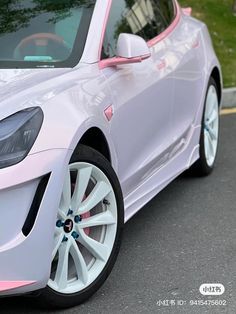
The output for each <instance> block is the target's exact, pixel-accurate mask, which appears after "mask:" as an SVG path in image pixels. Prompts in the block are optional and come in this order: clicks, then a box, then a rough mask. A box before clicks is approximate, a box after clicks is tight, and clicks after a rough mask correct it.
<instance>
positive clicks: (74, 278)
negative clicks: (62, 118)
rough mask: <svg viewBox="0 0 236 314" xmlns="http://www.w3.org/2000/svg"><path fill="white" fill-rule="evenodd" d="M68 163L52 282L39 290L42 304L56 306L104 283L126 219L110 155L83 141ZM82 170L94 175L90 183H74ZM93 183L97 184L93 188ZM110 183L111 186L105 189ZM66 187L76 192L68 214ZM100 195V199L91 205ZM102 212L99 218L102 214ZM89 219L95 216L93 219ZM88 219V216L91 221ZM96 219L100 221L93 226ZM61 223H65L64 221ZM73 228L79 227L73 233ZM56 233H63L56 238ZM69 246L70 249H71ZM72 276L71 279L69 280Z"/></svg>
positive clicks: (88, 294) (82, 297)
mask: <svg viewBox="0 0 236 314" xmlns="http://www.w3.org/2000/svg"><path fill="white" fill-rule="evenodd" d="M68 169H69V171H68V174H69V173H70V175H69V179H68V176H66V179H65V183H64V188H63V193H62V198H61V202H60V206H59V208H60V209H59V211H60V213H58V220H57V222H56V231H55V236H54V240H55V244H54V245H55V246H54V252H53V256H54V257H53V259H54V262H53V263H52V269H51V275H50V279H49V282H48V285H47V287H46V288H45V289H44V290H42V291H41V293H40V296H39V300H40V304H41V305H43V307H49V308H58V309H59V308H69V307H73V306H76V305H79V304H81V303H83V302H84V301H85V300H87V299H88V298H89V297H91V296H92V295H93V294H94V293H95V292H96V291H97V290H98V289H99V288H100V287H101V286H102V284H103V283H104V282H105V280H106V279H107V277H108V276H109V274H110V272H111V270H112V268H113V266H114V264H115V261H116V259H117V256H118V252H119V249H120V243H121V235H122V229H123V225H124V205H123V196H122V192H121V188H120V184H119V181H118V179H117V176H116V174H115V172H114V171H113V169H112V167H111V165H110V163H109V162H108V160H107V159H105V158H104V157H103V156H102V155H101V154H100V153H99V152H97V151H96V150H94V149H91V148H89V147H87V146H84V145H79V149H78V153H74V155H73V156H72V158H71V161H70V164H69V166H68ZM79 174H80V180H78V181H79V182H86V180H87V179H86V178H90V179H89V181H88V185H87V187H86V188H85V186H86V184H84V185H83V184H78V185H77V184H76V178H78V177H79ZM86 176H87V177H86ZM81 179H83V180H81ZM68 182H70V184H69V185H70V186H71V190H70V191H69V190H68V185H67V183H68ZM104 182H105V183H104ZM95 188H97V190H96V193H94V194H93V191H95V190H93V189H95ZM109 189H110V192H109V193H108V194H106V193H107V192H108V191H109ZM68 191H69V194H70V195H72V196H71V199H70V208H69V209H68V214H67V215H66V216H65V214H64V213H65V210H67V209H66V208H67V204H68V198H67V192H68ZM76 191H77V193H76ZM81 191H82V192H81ZM84 191H85V193H84ZM105 194H106V195H105ZM104 195H105V197H104ZM81 197H82V198H83V199H81ZM100 198H101V201H100V202H99V203H98V204H97V205H96V206H95V207H93V205H94V204H95V203H96V201H97V200H98V199H100ZM79 199H81V202H80V204H81V206H80V208H79V212H78V213H80V215H78V213H76V211H77V210H75V211H74V212H73V213H72V212H71V211H72V210H74V208H75V207H76V204H77V202H78V200H79ZM95 200H96V201H95ZM93 202H95V203H94V204H93ZM83 204H87V205H83ZM89 204H90V205H91V204H93V205H91V206H92V207H91V210H90V211H89V212H87V211H86V210H87V209H88V208H89ZM86 206H87V207H86ZM69 210H70V212H69ZM83 211H84V212H83ZM63 212H64V213H63ZM99 215H100V218H98V217H99ZM95 216H96V217H95ZM63 219H64V221H63ZM68 219H70V220H68ZM91 219H95V220H93V223H92V220H91ZM99 219H100V220H99ZM71 221H72V222H73V227H72V223H71ZM88 221H90V222H89V223H87V222H88ZM99 221H100V222H99ZM101 221H102V222H101ZM104 221H105V222H106V223H104ZM96 223H97V227H94V226H95V225H96ZM61 224H64V225H62V226H60V225H61ZM92 225H93V226H92ZM58 230H59V231H58ZM73 230H75V231H73ZM99 230H100V231H99ZM73 232H76V233H74V234H73ZM58 233H59V234H60V238H58ZM61 234H62V235H61ZM62 236H63V238H62ZM66 238H67V239H66ZM56 239H59V241H56ZM61 239H62V240H61ZM91 239H92V242H91ZM60 240H61V242H60ZM86 241H87V242H86ZM94 241H96V243H95V242H94ZM58 243H59V244H58ZM94 243H95V244H96V245H95V244H94ZM98 244H99V245H98ZM67 247H69V249H68V248H67ZM55 252H57V253H55ZM62 252H64V253H62ZM65 252H66V253H65ZM67 252H69V253H68V255H67ZM78 252H79V253H78ZM65 256H69V258H68V259H69V262H68V278H66V280H65V275H64V273H63V269H64V268H63V267H64V265H65V261H66V260H67V258H65ZM81 256H82V258H83V261H82V259H81ZM54 264H56V266H55V265H54ZM65 269H66V267H65ZM86 269H87V272H86ZM66 276H67V275H66ZM70 276H71V277H70ZM69 277H70V278H69ZM68 279H70V281H67V280H68ZM65 285H67V286H65Z"/></svg>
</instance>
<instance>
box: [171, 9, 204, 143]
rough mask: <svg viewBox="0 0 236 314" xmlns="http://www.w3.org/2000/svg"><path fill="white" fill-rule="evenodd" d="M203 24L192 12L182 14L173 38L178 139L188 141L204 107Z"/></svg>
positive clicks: (175, 135)
mask: <svg viewBox="0 0 236 314" xmlns="http://www.w3.org/2000/svg"><path fill="white" fill-rule="evenodd" d="M199 36H200V26H199V24H198V25H197V23H196V22H195V20H193V19H191V18H190V17H189V16H185V15H184V14H183V13H181V14H180V17H179V23H178V25H177V27H176V29H175V32H174V33H173V34H171V36H170V40H171V41H172V46H173V49H174V56H173V57H174V59H175V64H174V65H173V77H174V79H175V82H174V105H173V129H174V141H175V142H176V143H179V145H181V143H182V144H183V145H184V144H185V143H187V142H188V139H189V137H190V136H191V134H192V129H193V127H194V126H195V118H196V115H197V113H198V110H199V109H200V101H201V100H200V99H199V95H202V82H203V81H204V75H205V74H204V71H203V69H202V68H201V66H200V60H199V59H200V58H204V56H200V55H199V50H200V51H201V48H200V43H201V39H200V37H199Z"/></svg>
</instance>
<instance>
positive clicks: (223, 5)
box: [179, 0, 236, 87]
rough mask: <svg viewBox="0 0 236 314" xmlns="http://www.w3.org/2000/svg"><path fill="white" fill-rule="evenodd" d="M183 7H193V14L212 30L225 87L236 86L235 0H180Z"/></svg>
mask: <svg viewBox="0 0 236 314" xmlns="http://www.w3.org/2000/svg"><path fill="white" fill-rule="evenodd" d="M179 3H180V5H181V6H182V7H189V6H190V7H192V8H193V16H194V17H196V18H198V19H200V20H202V21H204V22H205V23H206V24H207V25H208V28H209V30H210V33H211V36H212V39H213V43H214V46H215V50H216V53H217V55H218V57H219V60H220V63H221V65H222V70H223V76H224V85H225V87H233V86H236V15H235V14H234V12H233V4H234V1H233V0H179Z"/></svg>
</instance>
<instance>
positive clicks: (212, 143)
mask: <svg viewBox="0 0 236 314" xmlns="http://www.w3.org/2000/svg"><path fill="white" fill-rule="evenodd" d="M218 139H219V101H218V95H217V91H216V88H215V86H214V85H210V87H209V89H208V94H207V98H206V108H205V115H204V148H205V156H206V162H207V165H208V166H209V167H212V166H213V165H214V162H215V159H216V154H217V148H218Z"/></svg>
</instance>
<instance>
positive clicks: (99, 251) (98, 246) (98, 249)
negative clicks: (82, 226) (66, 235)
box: [78, 230, 108, 261]
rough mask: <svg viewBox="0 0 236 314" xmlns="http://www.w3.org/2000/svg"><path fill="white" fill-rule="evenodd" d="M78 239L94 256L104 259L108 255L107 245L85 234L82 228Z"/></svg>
mask: <svg viewBox="0 0 236 314" xmlns="http://www.w3.org/2000/svg"><path fill="white" fill-rule="evenodd" d="M78 241H79V242H80V243H81V244H82V245H83V246H84V247H86V249H87V250H88V251H89V252H90V253H91V254H92V255H93V256H94V257H96V258H98V259H100V260H102V261H106V260H107V257H108V247H107V246H106V245H105V244H103V243H100V242H98V241H96V240H94V239H92V238H90V237H89V236H87V235H86V234H85V232H84V231H83V230H80V236H79V238H78Z"/></svg>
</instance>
